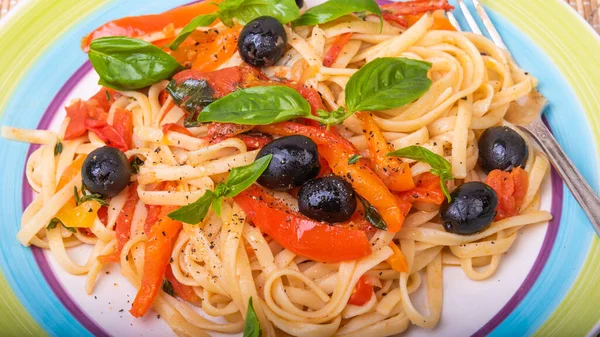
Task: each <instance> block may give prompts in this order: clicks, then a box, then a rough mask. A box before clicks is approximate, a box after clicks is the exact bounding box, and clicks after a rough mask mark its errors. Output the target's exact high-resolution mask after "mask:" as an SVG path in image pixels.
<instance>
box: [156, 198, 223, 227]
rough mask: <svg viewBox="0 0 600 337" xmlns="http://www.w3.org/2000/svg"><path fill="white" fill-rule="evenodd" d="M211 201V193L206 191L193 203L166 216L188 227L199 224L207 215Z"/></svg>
mask: <svg viewBox="0 0 600 337" xmlns="http://www.w3.org/2000/svg"><path fill="white" fill-rule="evenodd" d="M212 201H213V192H212V191H211V190H207V191H206V192H205V193H204V195H203V196H201V197H200V198H199V199H198V200H196V201H194V202H193V203H191V204H189V205H186V206H182V207H179V208H178V209H177V210H175V211H173V212H171V213H169V214H168V215H167V216H168V217H169V218H171V219H173V220H177V221H181V222H185V223H187V224H190V225H195V224H197V223H200V222H201V221H202V220H204V218H205V217H206V214H208V209H209V208H210V204H211V203H212Z"/></svg>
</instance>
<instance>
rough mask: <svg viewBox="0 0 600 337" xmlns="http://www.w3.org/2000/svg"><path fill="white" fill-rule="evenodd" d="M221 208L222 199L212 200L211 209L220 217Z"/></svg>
mask: <svg viewBox="0 0 600 337" xmlns="http://www.w3.org/2000/svg"><path fill="white" fill-rule="evenodd" d="M222 206H223V197H218V198H215V200H213V203H212V209H213V211H215V213H217V215H218V216H221V210H222V208H223V207H222Z"/></svg>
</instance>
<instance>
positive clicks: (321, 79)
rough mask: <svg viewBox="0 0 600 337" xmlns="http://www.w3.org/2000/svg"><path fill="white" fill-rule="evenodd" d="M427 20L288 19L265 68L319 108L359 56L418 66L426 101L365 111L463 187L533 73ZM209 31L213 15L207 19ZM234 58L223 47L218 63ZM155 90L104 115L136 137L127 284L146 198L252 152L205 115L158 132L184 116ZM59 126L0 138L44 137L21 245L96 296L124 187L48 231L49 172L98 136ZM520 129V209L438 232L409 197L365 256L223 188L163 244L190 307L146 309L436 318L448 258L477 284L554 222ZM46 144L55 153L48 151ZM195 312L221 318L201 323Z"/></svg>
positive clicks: (386, 320) (288, 318)
mask: <svg viewBox="0 0 600 337" xmlns="http://www.w3.org/2000/svg"><path fill="white" fill-rule="evenodd" d="M438 15H440V13H437V12H436V13H426V14H424V15H423V16H422V17H421V18H420V19H419V20H418V21H417V22H416V23H414V24H413V25H412V26H410V27H409V28H404V27H400V26H398V25H394V24H390V23H389V22H387V21H384V22H383V27H382V28H381V29H380V23H379V20H378V19H377V18H376V17H374V16H373V17H371V16H368V17H367V18H366V19H365V20H362V19H360V18H358V17H356V16H353V15H348V16H344V17H342V18H340V19H337V20H334V21H332V22H329V23H325V24H322V25H317V26H301V27H296V28H291V27H290V26H285V29H286V34H287V37H288V45H287V47H286V51H285V53H284V55H283V57H281V59H280V60H279V61H278V62H277V64H275V65H274V66H271V67H266V68H264V69H262V71H263V73H264V74H265V75H267V76H269V77H271V78H278V79H286V80H288V81H292V82H299V83H305V86H307V87H309V88H312V89H315V90H317V91H318V93H319V94H320V96H321V98H322V100H323V103H324V105H325V107H326V108H327V109H328V110H330V111H334V110H336V109H338V108H339V107H340V106H344V97H345V92H344V88H345V86H346V83H347V82H348V80H349V78H350V76H352V75H353V74H354V73H355V72H356V71H357V69H359V68H360V67H362V66H363V65H364V64H366V63H368V62H370V61H372V60H374V59H377V58H381V57H404V58H409V59H416V60H422V61H427V62H430V63H431V64H432V67H431V69H430V71H429V73H428V77H429V78H430V79H431V80H432V85H431V87H430V89H429V90H428V91H427V92H426V93H425V94H424V95H423V96H422V97H420V98H419V99H417V100H416V101H414V102H412V103H410V104H407V105H404V106H402V107H399V108H394V109H389V110H384V111H380V112H377V113H374V115H373V118H374V120H375V122H376V124H377V125H378V126H379V128H380V129H381V130H382V131H383V133H384V136H385V138H386V140H387V141H388V142H389V143H390V144H391V146H392V147H393V148H395V149H400V148H404V147H407V146H410V145H419V146H422V147H425V148H427V149H429V150H431V151H432V152H434V153H436V154H438V155H441V156H443V157H444V158H446V159H447V160H448V161H449V162H450V163H451V164H452V173H453V175H454V179H453V180H451V181H450V182H449V189H450V190H452V189H454V188H455V187H457V186H459V185H461V184H463V183H465V182H469V181H485V177H486V175H485V173H484V172H483V171H482V170H481V169H480V168H479V166H478V165H477V162H478V145H477V139H478V137H479V136H480V134H481V133H482V131H484V130H485V129H487V128H489V127H492V126H498V125H503V126H508V127H510V128H512V129H514V130H515V131H517V132H518V133H520V131H519V130H518V129H516V128H515V127H514V126H513V124H512V123H513V122H519V120H518V119H519V118H526V117H527V116H526V114H527V111H525V110H523V109H519V104H518V103H517V102H519V101H522V100H526V99H528V98H529V99H533V98H534V97H535V95H536V91H535V87H536V84H537V82H536V79H535V78H533V77H532V76H531V75H529V74H528V73H526V72H524V71H523V70H522V69H520V68H519V67H518V66H517V65H516V64H515V62H514V61H513V60H512V59H511V58H510V56H509V55H508V54H507V53H506V51H504V50H501V49H499V48H498V47H496V46H495V45H494V44H493V43H492V42H491V41H489V40H488V39H487V38H485V37H482V36H479V35H475V34H471V33H464V32H456V31H449V30H436V29H433V27H432V26H433V24H434V19H435V17H436V16H438ZM221 26H223V24H222V23H218V24H216V26H213V27H211V28H213V29H220V28H223V27H221ZM202 29H203V28H200V30H202ZM347 33H352V35H351V37H350V39H349V41H348V42H347V43H346V44H345V45H344V46H343V48H342V49H341V51H340V53H339V55H338V57H337V59H336V60H335V62H334V63H333V64H331V65H330V66H329V67H325V66H323V59H324V57H325V53H326V51H327V50H329V49H330V47H331V45H332V43H333V41H334V40H335V39H336V38H337V37H338V36H340V35H342V34H347ZM140 38H142V39H146V40H148V41H150V42H152V41H156V40H160V39H163V38H165V34H163V33H158V34H152V35H148V36H141V37H140ZM241 63H242V60H241V58H240V57H239V55H238V54H237V53H235V54H234V55H233V56H232V57H231V58H230V59H229V60H228V61H227V62H225V63H224V64H222V65H221V66H220V68H226V67H232V66H237V65H240V64H241ZM167 84H168V81H160V82H158V83H155V84H153V85H152V86H151V87H150V88H149V89H148V90H145V91H120V92H119V94H120V96H119V98H118V99H116V100H115V101H114V103H112V105H111V106H110V110H109V112H108V119H107V121H108V123H109V124H112V123H113V119H114V116H115V111H116V110H117V109H126V110H128V111H131V113H132V116H133V127H134V128H133V130H134V133H133V146H132V148H131V149H129V150H128V151H127V152H126V155H127V157H128V158H133V157H138V158H141V160H143V165H141V166H140V167H139V172H138V173H137V174H135V175H134V176H133V177H132V182H133V181H135V182H137V187H136V192H137V195H138V196H139V201H137V204H136V206H135V208H134V211H133V213H131V214H129V215H130V217H131V218H130V221H131V233H130V236H129V240H128V241H127V242H126V244H125V245H124V247H123V249H122V251H121V253H120V255H119V259H118V260H119V261H118V263H119V264H120V268H121V273H122V275H123V276H124V277H125V278H127V280H128V281H129V282H131V284H133V285H134V286H135V287H140V285H141V280H142V276H143V265H144V247H145V245H146V244H147V240H148V236H147V233H146V232H145V230H144V223H145V219H146V217H147V215H148V212H149V211H148V208H147V207H145V206H148V205H169V206H175V207H177V206H183V205H187V204H189V203H190V202H192V201H194V200H197V199H198V198H200V197H201V196H202V195H203V194H204V193H205V191H207V190H213V189H214V188H215V185H216V184H217V183H218V182H221V181H223V180H224V178H225V177H226V176H227V173H228V172H229V171H230V170H231V169H232V168H234V167H240V166H244V165H247V164H250V163H252V162H253V161H254V159H255V157H256V155H257V152H258V150H249V149H248V148H247V146H246V144H245V143H244V142H243V141H242V140H241V139H239V138H237V137H233V138H229V139H227V140H225V141H222V142H219V143H215V144H210V143H209V142H208V141H207V140H206V138H205V137H204V136H206V134H207V127H206V126H205V125H200V126H197V127H193V128H190V129H189V131H190V132H191V135H186V134H184V133H180V132H177V131H176V130H171V131H167V132H166V133H165V132H163V128H162V127H163V126H164V125H165V124H169V123H179V124H182V123H183V119H184V118H185V116H186V112H185V111H183V110H182V109H181V108H179V107H178V106H177V105H174V104H172V103H173V102H172V98H171V97H168V98H167V99H166V101H164V102H163V103H162V104H161V99H160V97H159V96H160V95H161V92H163V90H164V89H165V88H166V86H167ZM68 121H69V118H68V117H67V118H66V119H65V121H63V123H62V127H61V128H60V129H59V130H58V131H56V132H55V131H45V130H20V129H16V128H10V127H3V129H2V135H3V137H6V138H10V139H14V140H18V141H23V142H29V143H33V144H40V145H41V147H40V148H39V149H37V150H36V151H34V152H33V153H32V155H31V156H30V157H29V159H28V161H27V165H26V176H27V180H28V182H29V185H30V186H31V188H32V189H33V190H34V191H35V192H36V197H35V199H34V201H33V202H32V203H31V204H30V205H29V206H28V207H27V209H26V210H25V211H24V213H23V217H22V220H21V229H20V231H19V233H18V235H17V239H18V240H19V242H20V243H21V244H23V245H25V246H30V245H33V246H37V247H40V248H43V249H49V250H50V251H51V253H52V255H53V257H54V258H55V259H56V261H57V262H58V264H59V265H60V266H61V267H62V268H63V269H64V270H65V271H67V272H68V273H71V274H76V275H82V276H84V277H86V291H87V293H88V294H92V293H93V292H94V285H95V283H96V282H97V281H98V279H99V278H100V277H101V275H102V273H101V271H102V269H103V266H104V264H105V262H103V261H102V260H101V259H98V257H99V256H104V255H109V254H111V253H112V252H114V251H115V250H116V247H117V234H116V232H115V223H116V221H117V217H118V216H119V214H120V212H121V211H122V209H123V208H124V205H125V203H126V200H127V194H128V189H125V190H124V191H123V192H122V193H121V194H120V195H118V196H117V197H114V198H112V199H110V201H109V205H108V207H107V214H106V223H103V222H102V221H101V219H100V217H96V218H95V219H94V221H93V224H92V225H91V227H90V228H89V230H88V233H87V234H86V233H83V232H82V231H78V230H76V231H75V232H74V233H73V232H71V231H69V230H68V229H66V228H64V227H62V226H56V227H54V228H47V227H48V226H47V225H48V223H49V222H50V221H51V220H52V219H53V217H55V214H56V212H57V210H59V209H61V207H63V205H65V204H66V203H67V202H69V200H70V199H71V198H72V197H73V188H74V187H76V186H79V185H80V182H81V175H80V174H79V173H77V174H75V175H73V176H72V177H70V179H68V181H66V182H65V181H61V178H62V177H64V175H65V172H66V171H67V170H68V168H69V167H70V166H71V165H72V164H73V162H74V161H76V160H77V159H78V158H79V157H80V156H85V155H86V154H88V153H90V152H91V151H92V150H94V149H96V148H98V147H101V146H104V145H105V143H104V142H103V141H102V139H100V138H99V137H98V136H96V135H95V134H94V133H92V132H90V133H88V134H87V135H86V136H83V137H80V138H77V139H73V140H64V132H65V129H66V127H67V124H68ZM335 128H336V129H337V130H338V131H339V133H340V134H341V135H342V136H343V137H345V138H346V139H348V140H349V141H350V142H351V143H352V144H353V145H354V146H355V147H356V149H358V150H359V151H360V153H361V155H362V156H363V157H365V158H368V157H369V151H368V145H367V139H366V137H365V135H364V134H363V131H362V126H361V122H360V120H359V118H358V117H357V116H356V115H355V116H351V117H349V118H348V119H346V120H345V121H344V122H343V124H342V125H339V126H336V127H335ZM521 136H522V137H523V138H524V139H525V140H526V141H527V142H528V143H527V145H528V148H529V158H528V159H527V163H526V166H525V171H526V172H527V173H528V177H529V178H528V179H529V184H528V188H527V191H526V194H525V198H524V201H523V205H522V207H521V210H520V212H519V214H518V215H516V216H512V217H509V218H506V219H503V220H500V221H496V222H494V223H492V225H491V226H490V227H489V228H488V229H486V230H485V231H483V232H480V233H477V234H473V235H457V234H452V233H449V232H446V231H445V230H444V228H443V227H442V225H441V221H440V218H439V206H437V205H434V204H430V203H423V202H416V203H414V204H413V208H412V210H411V211H410V213H409V215H408V216H407V218H406V220H405V222H404V224H403V226H402V229H401V230H400V231H399V232H398V233H392V232H388V231H383V230H376V231H375V232H374V234H373V235H372V236H371V237H370V239H369V241H370V243H371V248H372V253H371V254H370V255H368V256H366V257H363V258H360V259H358V260H355V261H344V262H339V263H323V262H318V261H313V260H310V259H308V258H305V257H303V256H298V255H295V254H294V253H293V252H291V251H289V250H287V249H285V248H283V247H282V246H281V245H280V244H279V243H278V242H276V241H275V240H272V239H271V238H270V237H268V236H265V235H263V233H261V230H260V229H259V228H257V227H255V226H253V225H252V224H251V223H250V222H249V221H247V219H246V214H245V213H244V211H243V210H242V208H241V207H240V206H239V205H238V204H237V203H236V202H234V200H233V199H230V198H226V199H224V202H223V205H222V212H221V215H220V216H219V215H217V214H216V213H215V212H214V211H212V210H210V211H209V213H208V216H207V217H206V218H205V219H204V220H203V221H202V223H200V224H198V225H190V224H183V229H182V230H181V232H180V233H179V234H178V236H177V237H176V240H175V242H174V245H173V249H172V252H171V254H170V255H171V258H170V269H171V271H172V274H173V276H174V278H175V279H176V280H177V281H178V282H179V283H180V284H182V285H185V286H188V287H189V289H192V290H193V293H194V294H195V295H196V296H197V298H198V302H197V303H194V304H191V303H188V302H186V301H183V300H181V299H178V298H175V297H172V296H169V295H168V294H167V293H165V292H163V291H160V292H159V293H158V295H157V297H156V299H155V300H154V303H153V305H152V308H153V309H154V310H155V311H156V312H158V313H159V314H160V315H161V317H162V318H163V319H164V320H165V321H166V322H167V323H168V324H169V325H170V326H171V328H172V329H173V331H174V332H175V333H177V334H178V335H183V336H207V335H208V333H209V332H221V333H232V334H233V333H239V332H241V331H242V330H243V327H244V317H245V316H246V313H247V310H248V300H249V299H250V298H252V299H253V300H254V302H253V303H254V310H255V312H256V316H257V318H258V321H259V322H260V326H261V328H262V331H263V335H264V336H277V335H292V336H315V337H318V336H333V335H335V336H391V335H395V334H399V333H401V332H403V331H405V330H406V329H407V328H409V327H410V326H411V325H417V326H419V327H422V328H432V327H434V326H436V324H437V323H438V322H439V320H440V315H441V311H442V306H443V305H444V303H443V292H444V289H443V286H442V285H443V282H442V270H443V268H444V267H451V268H461V269H462V270H463V271H464V273H465V275H466V276H468V277H469V278H470V279H471V280H475V281H478V280H484V279H486V278H488V277H490V276H492V275H493V274H494V272H495V271H496V270H497V269H498V267H499V265H500V263H501V262H502V255H503V254H504V253H506V252H508V251H509V249H510V248H511V246H512V245H513V243H514V242H515V240H518V236H519V230H520V229H521V228H523V227H525V226H529V225H532V224H537V223H542V222H546V221H548V220H550V218H551V215H550V214H549V213H548V212H546V211H543V210H540V186H541V184H542V182H543V180H544V179H545V177H546V176H547V173H548V160H547V159H546V158H545V156H544V155H543V154H542V153H540V152H539V151H538V150H536V149H535V148H534V147H533V146H532V144H531V143H530V142H529V140H528V138H527V136H526V135H524V134H521ZM58 140H60V142H61V144H62V152H61V153H60V154H58V155H56V156H55V153H54V149H55V146H56V144H57V141H58ZM407 162H409V163H410V165H411V172H412V175H413V176H415V177H417V176H418V175H420V174H422V173H424V172H428V171H429V170H430V168H431V167H430V166H429V165H428V164H427V163H423V162H416V161H407ZM165 181H170V182H175V183H176V188H175V189H174V190H170V191H162V190H154V189H153V188H152V186H153V184H156V183H160V182H165ZM275 196H276V197H277V198H279V199H281V200H283V202H284V203H286V204H288V205H290V207H291V208H292V209H293V208H297V206H296V205H295V200H294V198H293V197H292V196H291V195H290V194H288V193H285V192H276V193H275ZM392 242H395V243H396V244H397V245H398V246H399V247H400V249H401V251H402V253H403V255H404V256H405V257H406V260H407V262H408V266H409V270H408V272H398V271H396V270H394V269H393V268H392V267H391V266H390V264H389V263H388V262H387V261H386V260H387V259H388V258H389V257H390V256H392V255H393V254H394V252H393V250H392V248H390V243H392ZM78 245H90V246H92V247H93V250H92V252H91V254H90V255H89V257H88V259H87V262H86V263H85V264H83V265H81V264H78V263H77V262H75V261H74V260H73V259H72V258H71V257H70V256H69V255H68V254H67V252H68V249H69V248H71V247H74V246H78ZM363 276H365V277H367V279H368V281H369V282H370V284H371V285H372V286H373V292H374V296H371V298H370V300H369V301H368V302H367V303H365V304H364V305H362V306H357V305H351V304H348V300H349V298H350V296H351V295H352V293H353V290H354V288H355V286H356V284H357V283H358V282H359V279H360V278H361V277H363ZM421 288H425V289H426V294H427V306H426V307H427V310H426V311H422V310H420V309H417V308H416V307H415V305H414V304H413V302H412V295H411V294H413V293H414V292H416V291H417V290H419V289H421ZM195 306H198V307H201V308H202V310H203V311H204V312H205V313H206V314H208V315H210V316H214V317H224V318H225V320H222V321H221V323H215V322H213V321H211V320H208V319H206V318H204V317H203V316H201V315H200V314H198V313H197V311H196V310H195Z"/></svg>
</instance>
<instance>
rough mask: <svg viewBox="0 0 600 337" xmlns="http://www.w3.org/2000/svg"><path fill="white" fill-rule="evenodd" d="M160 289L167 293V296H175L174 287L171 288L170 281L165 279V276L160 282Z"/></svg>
mask: <svg viewBox="0 0 600 337" xmlns="http://www.w3.org/2000/svg"><path fill="white" fill-rule="evenodd" d="M162 291H164V292H165V293H167V295H169V296H172V297H175V288H173V284H172V283H171V281H169V280H167V279H166V278H164V279H163V282H162Z"/></svg>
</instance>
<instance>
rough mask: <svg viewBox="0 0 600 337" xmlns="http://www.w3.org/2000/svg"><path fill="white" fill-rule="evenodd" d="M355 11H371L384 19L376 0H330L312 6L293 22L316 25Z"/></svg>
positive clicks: (295, 24)
mask: <svg viewBox="0 0 600 337" xmlns="http://www.w3.org/2000/svg"><path fill="white" fill-rule="evenodd" d="M354 12H370V13H373V14H375V15H377V16H379V19H380V20H382V21H381V22H382V23H383V17H382V16H381V10H380V9H379V5H377V3H376V2H375V1H374V0H329V1H327V2H324V3H322V4H320V5H318V6H314V7H311V8H310V9H309V10H307V11H306V12H305V13H304V14H302V16H300V17H299V18H298V19H296V20H295V21H294V22H292V25H293V26H314V25H319V24H322V23H325V22H329V21H333V20H335V19H337V18H339V17H342V16H344V15H348V14H350V13H354Z"/></svg>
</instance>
